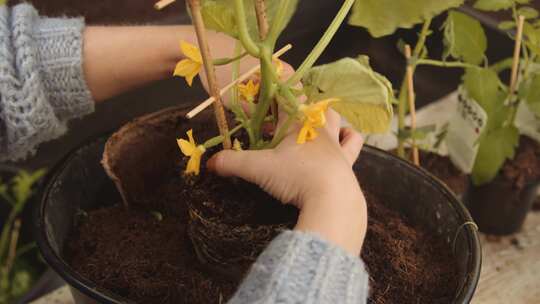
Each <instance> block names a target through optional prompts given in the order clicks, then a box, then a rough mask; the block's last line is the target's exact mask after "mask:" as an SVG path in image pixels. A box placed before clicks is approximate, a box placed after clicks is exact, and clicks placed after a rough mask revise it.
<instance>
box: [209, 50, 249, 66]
mask: <svg viewBox="0 0 540 304" xmlns="http://www.w3.org/2000/svg"><path fill="white" fill-rule="evenodd" d="M247 54H248V53H247V52H243V53H242V54H240V55H236V56H235V57H232V58H218V59H214V65H227V64H229V63H233V62H237V61H239V60H240V59H242V58H244V57H246V56H247Z"/></svg>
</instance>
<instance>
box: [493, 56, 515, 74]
mask: <svg viewBox="0 0 540 304" xmlns="http://www.w3.org/2000/svg"><path fill="white" fill-rule="evenodd" d="M490 68H491V69H492V70H494V71H495V72H496V73H497V74H499V73H501V72H502V71H504V70H508V69H510V68H512V58H506V59H504V60H501V61H499V62H497V63H495V64H493V65H492V66H491V67H490Z"/></svg>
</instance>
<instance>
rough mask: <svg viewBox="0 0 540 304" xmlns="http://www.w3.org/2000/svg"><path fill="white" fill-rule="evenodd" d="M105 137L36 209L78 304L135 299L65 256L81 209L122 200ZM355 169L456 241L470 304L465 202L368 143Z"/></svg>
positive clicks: (475, 254) (474, 275)
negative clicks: (105, 157)
mask: <svg viewBox="0 0 540 304" xmlns="http://www.w3.org/2000/svg"><path fill="white" fill-rule="evenodd" d="M105 142H106V138H105V137H104V138H100V139H98V140H95V141H91V142H90V143H88V144H86V145H84V146H82V147H81V148H79V149H78V150H76V151H75V152H73V153H72V154H71V155H70V156H68V157H67V158H66V159H65V160H64V161H63V162H62V163H61V165H59V166H57V168H56V169H55V172H54V174H53V175H52V178H51V179H50V181H49V183H48V185H47V187H46V189H45V192H44V195H43V198H42V201H41V204H40V205H39V206H38V209H37V210H36V218H35V221H34V222H35V230H36V231H35V232H36V240H37V242H38V245H39V248H40V249H41V252H42V254H43V256H44V258H45V260H46V261H47V262H48V263H49V265H51V267H52V268H53V269H55V270H56V271H57V272H58V274H59V275H60V276H62V277H63V278H64V279H65V280H66V282H67V283H68V284H69V285H70V287H71V290H72V292H73V295H74V298H75V300H76V303H77V304H87V303H130V302H129V301H127V300H125V299H123V298H121V297H119V296H117V295H114V294H112V293H110V292H108V291H106V290H101V289H100V288H98V287H97V286H96V285H95V284H94V283H93V282H91V281H89V280H87V279H85V278H83V277H81V276H80V275H79V274H78V273H76V272H75V271H74V270H73V269H72V268H71V267H70V266H69V265H68V264H67V262H66V261H65V259H64V248H65V245H66V240H67V237H68V234H69V233H70V232H71V231H72V229H73V227H74V226H75V225H76V219H77V213H78V212H79V211H80V210H81V209H82V210H90V209H94V208H98V207H103V206H104V205H105V204H104V202H106V203H110V204H114V203H117V202H119V201H120V195H119V194H118V193H117V191H116V189H115V186H114V184H113V183H112V182H111V181H110V179H109V178H108V176H107V175H106V174H105V171H104V170H103V168H102V166H101V164H100V160H101V156H102V153H103V148H104V144H105ZM355 170H357V171H358V172H361V174H360V175H361V176H362V177H364V178H361V179H362V180H361V182H362V184H363V185H364V186H365V187H369V189H370V190H371V191H372V192H373V194H374V195H377V196H379V197H380V201H382V202H385V203H386V204H387V205H388V206H389V207H390V208H392V209H395V210H398V211H399V212H400V213H402V214H404V215H405V216H408V217H409V218H411V219H416V220H417V221H418V222H419V223H422V224H424V225H426V226H427V227H429V228H431V229H433V230H434V231H437V233H438V234H440V237H441V238H443V239H444V240H445V241H446V242H448V244H449V248H452V244H453V243H454V240H455V247H454V251H455V257H456V264H457V265H456V267H457V268H458V273H459V289H458V290H457V291H456V295H455V300H454V301H453V303H469V302H470V300H471V298H472V296H473V294H474V291H475V288H476V284H477V282H478V279H479V275H480V265H481V249H480V242H479V239H478V234H477V232H476V230H475V229H473V227H472V226H471V225H464V224H465V223H468V222H471V217H470V215H469V213H468V211H467V210H466V209H465V208H464V207H463V205H462V204H461V203H460V202H459V201H458V200H457V199H456V198H455V197H454V195H452V194H451V192H450V191H449V190H448V189H447V188H446V187H445V186H443V185H442V184H440V182H438V181H436V180H435V179H434V178H433V177H432V176H431V175H430V174H429V173H427V172H426V171H424V170H420V169H417V168H415V167H413V166H412V165H410V164H409V163H407V162H404V161H401V160H399V159H398V158H396V157H394V156H393V155H391V154H389V153H387V152H384V151H381V150H378V149H375V148H372V147H365V148H364V151H363V152H362V155H361V157H360V161H359V162H357V164H356V165H355Z"/></svg>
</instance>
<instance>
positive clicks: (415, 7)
mask: <svg viewBox="0 0 540 304" xmlns="http://www.w3.org/2000/svg"><path fill="white" fill-rule="evenodd" d="M463 2H464V0H436V1H434V0H356V3H355V4H354V7H353V12H352V15H351V17H350V19H349V24H351V25H354V26H361V27H365V28H367V29H368V31H369V32H370V34H371V35H372V36H373V37H382V36H386V35H390V34H392V33H394V32H395V31H396V30H397V29H398V28H412V27H413V26H414V25H415V24H418V23H421V22H424V21H425V20H427V19H430V18H433V17H435V16H437V15H439V14H440V13H442V12H444V11H446V10H448V9H450V8H453V7H458V6H460V5H461V4H463Z"/></svg>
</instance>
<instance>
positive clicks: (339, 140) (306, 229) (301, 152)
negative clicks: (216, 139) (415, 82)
mask: <svg viewBox="0 0 540 304" xmlns="http://www.w3.org/2000/svg"><path fill="white" fill-rule="evenodd" d="M327 121H328V123H327V126H326V127H325V128H324V129H323V130H321V131H320V135H319V137H318V138H317V139H316V140H315V141H312V142H308V143H306V144H304V145H298V144H296V135H297V134H298V127H296V128H293V130H291V133H290V134H289V136H288V137H286V138H285V140H284V141H283V142H282V143H281V144H280V145H279V146H278V147H277V148H276V149H275V150H263V151H240V152H234V151H222V152H220V153H218V154H216V155H215V156H214V157H213V158H212V159H210V161H209V163H208V166H209V168H210V169H212V170H214V171H216V172H217V173H218V174H220V175H223V176H232V175H234V176H238V177H241V178H243V179H246V180H248V181H251V182H253V183H256V184H258V185H259V186H261V187H262V188H263V189H264V190H266V191H267V192H268V193H270V194H272V195H273V196H275V197H276V198H278V199H279V200H281V201H282V202H284V203H291V204H294V205H295V206H297V207H298V208H300V217H299V219H298V222H297V225H296V227H295V229H294V231H289V232H285V233H283V234H281V235H280V236H278V237H277V238H276V239H275V240H274V241H273V242H272V243H271V244H270V246H269V247H268V248H267V249H266V250H265V251H264V252H263V253H262V254H261V256H260V257H259V258H258V260H257V262H256V263H255V264H254V265H253V267H252V269H251V271H250V273H249V274H248V276H247V278H246V280H245V281H244V283H243V284H242V285H241V286H240V288H239V290H238V291H237V293H236V294H235V296H234V297H233V299H232V300H231V302H230V303H231V304H242V303H284V304H287V303H345V304H348V303H351V304H352V303H355V304H356V303H365V301H366V299H367V296H368V290H367V288H368V275H367V273H366V271H365V268H364V264H363V262H362V261H361V259H360V258H359V254H360V250H361V248H362V243H363V240H364V237H365V233H366V229H367V210H366V202H365V198H364V196H363V194H362V191H361V190H360V187H359V185H358V181H357V180H356V177H355V175H354V172H353V171H352V164H353V163H354V161H355V160H356V158H357V157H358V154H359V152H360V149H361V147H362V138H361V137H360V135H359V134H358V133H356V132H354V131H353V130H351V129H342V130H341V134H340V130H339V121H340V119H339V115H337V114H336V113H335V112H333V111H329V113H328V114H327ZM284 163H286V164H287V168H286V169H283V166H282V165H280V164H284Z"/></svg>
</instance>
